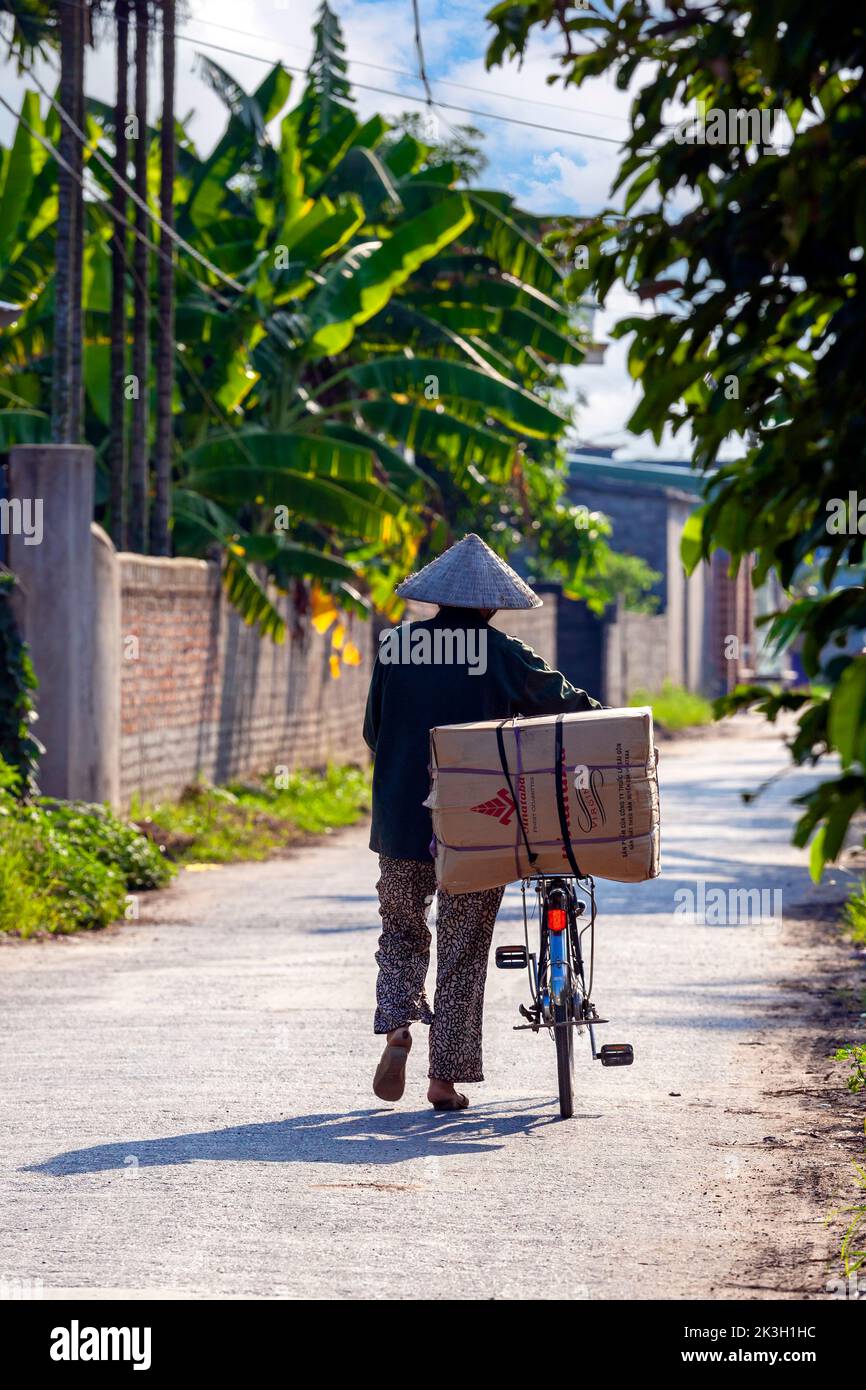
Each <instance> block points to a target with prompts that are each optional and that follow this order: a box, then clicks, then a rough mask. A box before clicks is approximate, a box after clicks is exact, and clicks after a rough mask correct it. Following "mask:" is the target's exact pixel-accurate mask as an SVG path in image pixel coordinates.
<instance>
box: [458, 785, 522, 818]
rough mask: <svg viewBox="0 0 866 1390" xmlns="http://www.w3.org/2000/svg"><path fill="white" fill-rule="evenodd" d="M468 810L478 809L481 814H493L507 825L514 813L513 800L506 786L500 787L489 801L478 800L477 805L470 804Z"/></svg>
mask: <svg viewBox="0 0 866 1390" xmlns="http://www.w3.org/2000/svg"><path fill="white" fill-rule="evenodd" d="M469 809H470V811H479V812H480V813H481V815H482V816H495V817H496V819H497V820H501V821H502V824H503V825H507V824H508V822H509V821H510V820H511V817H512V816H513V815H514V802H513V801H512V799H511V794H510V792H509V790H508V788H507V787H500V788H499V791H498V792H497V793H496V795H495V796H492V797H491V798H490V800H489V801H479V803H478V805H477V806H470V807H469Z"/></svg>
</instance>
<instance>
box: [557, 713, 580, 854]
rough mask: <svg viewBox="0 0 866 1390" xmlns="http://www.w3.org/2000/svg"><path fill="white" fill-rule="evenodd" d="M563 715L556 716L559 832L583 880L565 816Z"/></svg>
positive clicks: (566, 851) (566, 850)
mask: <svg viewBox="0 0 866 1390" xmlns="http://www.w3.org/2000/svg"><path fill="white" fill-rule="evenodd" d="M562 718H563V717H562V715H561V714H558V715H557V716H556V725H555V746H554V757H553V763H554V767H555V768H556V772H555V774H554V778H555V781H556V809H557V811H558V812H559V831H560V834H561V835H562V843H563V847H564V849H565V857H566V859H567V860H568V862H569V864H570V866H571V872H572V873H573V874H574V875H575V877H576V878H583V877H584V875H583V874H582V873H581V871H580V869H579V868H578V867H577V860H576V859H575V857H574V849H573V847H572V843H571V834H570V833H569V829H568V819H567V817H566V814H565V792H564V790H563V786H562V770H563V764H564V749H563V743H562Z"/></svg>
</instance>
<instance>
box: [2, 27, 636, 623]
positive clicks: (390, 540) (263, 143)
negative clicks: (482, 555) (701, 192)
mask: <svg viewBox="0 0 866 1390" xmlns="http://www.w3.org/2000/svg"><path fill="white" fill-rule="evenodd" d="M314 38H315V51H314V55H313V58H312V60H311V64H310V68H309V71H308V75H307V81H306V84H305V87H304V90H303V92H302V94H301V96H300V99H299V100H298V101H296V102H295V104H294V105H290V104H289V103H290V97H291V79H290V77H289V74H288V73H287V72H286V71H285V69H283V68H282V67H281V66H280V65H279V64H277V65H276V66H275V67H274V68H273V69H272V70H271V71H270V72H269V73H267V74H266V76H265V77H264V79H263V80H262V82H261V83H260V84H259V85H258V87H257V88H256V89H255V90H253V91H251V92H247V91H245V90H244V89H243V88H242V87H241V86H240V84H239V83H238V82H237V81H236V80H235V79H234V78H233V77H232V76H231V74H230V73H228V72H226V71H225V69H223V68H222V67H220V65H219V64H217V63H214V62H213V61H212V60H210V59H208V60H203V61H202V64H201V72H202V76H203V78H204V80H206V81H207V82H208V84H209V86H210V87H211V88H212V90H213V91H214V93H215V94H216V95H217V97H218V98H219V99H220V101H221V102H222V103H223V104H224V106H225V108H226V125H225V129H224V130H223V132H222V134H221V135H220V136H219V138H218V139H217V141H216V143H215V145H214V148H213V150H212V151H211V153H210V154H209V155H207V156H203V155H201V154H200V153H199V152H198V151H197V150H196V148H195V146H194V144H193V142H192V140H191V139H190V137H189V135H188V133H187V132H186V130H184V129H183V127H182V126H180V125H179V126H178V176H177V183H176V190H175V204H176V214H177V224H178V230H179V232H180V233H181V234H182V235H183V236H184V237H185V238H187V239H188V240H189V242H190V243H191V244H192V245H194V246H195V247H196V249H198V250H199V251H200V252H201V253H202V254H203V255H205V256H206V257H207V258H208V260H209V261H211V262H212V263H213V264H215V265H217V266H219V267H220V268H221V270H222V271H223V272H224V273H225V274H227V275H230V276H231V277H232V278H233V279H234V280H235V281H236V282H237V284H238V285H240V286H241V287H242V288H241V289H240V290H237V289H232V288H230V287H229V286H227V285H226V284H225V282H224V281H222V280H220V279H219V278H218V277H217V276H215V275H213V274H212V273H211V272H209V271H207V270H205V269H203V268H202V267H201V266H200V265H197V264H195V263H194V262H192V261H191V260H190V259H189V257H188V256H186V255H185V254H183V253H180V254H179V256H178V272H177V287H176V288H177V309H176V340H177V358H176V365H177V386H178V393H177V394H178V400H177V409H176V412H175V431H174V432H175V445H176V450H175V461H174V479H173V482H174V487H173V505H174V518H173V545H174V549H175V551H176V552H177V553H182V554H192V555H208V554H212V553H213V551H214V549H215V548H216V547H219V548H220V549H221V551H222V553H223V555H224V557H225V582H226V587H227V591H228V593H229V595H230V597H231V599H232V601H233V602H234V603H235V604H236V605H237V606H238V608H239V609H240V610H241V612H242V613H243V614H244V616H245V618H246V619H247V621H249V622H253V623H256V624H257V625H258V626H259V628H260V630H261V631H262V632H265V633H267V634H268V635H269V636H271V637H273V638H274V639H275V640H281V639H282V638H283V637H284V636H285V626H284V623H283V620H282V618H281V616H280V613H279V611H278V609H277V607H276V605H275V604H274V602H273V591H272V590H271V589H270V588H269V582H268V581H270V582H271V583H272V584H274V585H275V586H276V588H277V589H278V590H285V589H286V588H287V586H292V587H293V588H294V587H295V586H297V585H298V584H300V583H301V582H302V581H311V582H313V583H315V584H316V585H317V586H319V587H320V588H322V589H325V590H327V591H329V593H330V594H332V595H333V596H334V597H336V599H337V601H338V602H340V603H341V604H343V605H345V606H347V607H351V608H353V609H355V610H357V611H360V612H362V613H363V612H369V610H370V608H371V607H372V606H379V607H383V608H385V609H386V610H387V611H388V612H389V614H390V615H391V616H396V614H397V612H398V611H399V608H400V606H401V605H400V604H399V603H398V602H397V601H396V600H395V599H394V596H393V588H394V585H395V583H396V581H397V580H398V579H399V578H400V577H402V576H403V575H404V574H405V573H406V572H407V570H410V569H412V568H415V567H416V565H417V564H419V563H421V562H422V561H423V560H424V559H425V558H426V556H427V554H429V553H430V552H431V551H432V550H435V549H437V548H441V547H442V546H443V545H444V544H447V543H448V541H449V540H451V539H453V538H454V536H455V533H456V534H459V533H460V532H461V531H463V530H467V529H472V530H481V529H482V526H481V524H480V523H479V520H478V518H479V516H481V517H482V518H484V519H487V520H489V524H490V528H491V529H490V531H489V539H490V540H491V541H492V543H493V544H494V545H495V546H496V547H497V548H498V549H500V550H502V551H503V553H508V551H509V550H511V551H513V549H514V545H513V543H512V542H511V536H512V533H513V532H514V531H518V532H519V533H520V534H521V540H522V543H523V545H524V546H526V548H527V552H528V554H527V558H528V560H529V562H530V563H532V564H533V565H534V566H535V569H536V572H537V573H538V574H539V575H540V576H542V577H549V578H557V579H559V578H561V579H562V580H563V582H564V583H565V584H566V587H567V589H568V590H569V592H573V593H575V594H579V595H580V596H581V597H585V598H587V599H588V600H589V601H593V602H594V603H595V604H596V606H598V607H603V606H604V604H605V603H606V602H608V601H609V598H610V594H611V592H613V591H615V590H616V586H617V584H618V582H619V575H620V571H618V570H617V569H616V568H615V567H609V568H607V569H606V563H605V562H606V557H607V554H608V545H607V540H606V535H607V532H606V530H605V528H604V526H603V524H599V525H598V526H597V527H594V528H592V529H589V530H585V531H581V530H579V529H577V528H575V526H574V525H573V517H572V516H571V515H570V514H569V509H568V507H567V505H566V503H565V500H564V498H565V486H566V479H565V475H564V471H563V464H562V459H561V448H560V446H561V441H562V439H563V437H564V433H565V431H566V429H567V427H568V425H569V423H570V420H569V415H568V413H567V412H564V411H562V410H560V409H558V408H557V400H558V396H559V393H560V392H561V391H562V388H563V386H564V379H563V376H562V373H561V368H562V367H563V366H565V365H571V364H575V363H579V362H580V361H582V360H583V354H584V347H583V342H582V337H581V330H580V329H579V328H578V327H577V324H576V318H575V314H574V310H573V307H572V305H571V303H570V301H569V298H568V294H567V292H566V290H567V286H566V282H565V278H564V272H563V271H562V269H561V267H560V263H559V262H558V261H557V260H555V259H554V258H552V257H551V256H550V255H548V254H547V252H546V251H545V250H544V248H543V246H542V241H543V239H544V233H545V224H544V222H542V221H541V220H540V219H538V218H535V217H533V216H531V215H530V214H528V213H526V212H524V211H523V210H522V209H520V208H519V207H518V206H517V205H516V204H515V203H514V200H513V199H512V198H511V197H509V196H508V195H506V194H504V193H502V192H500V191H499V190H496V189H479V188H475V187H472V188H469V189H465V188H461V187H459V185H460V184H461V182H462V180H463V176H464V173H465V171H466V164H465V160H463V159H461V157H460V156H461V151H460V150H454V149H450V148H448V147H444V146H441V145H436V144H435V143H428V142H426V141H424V140H423V139H421V138H418V137H419V134H420V132H419V131H416V130H414V129H410V128H409V125H408V124H407V122H405V121H403V122H402V124H401V123H399V122H398V126H397V127H396V128H391V127H389V125H388V123H387V122H386V121H385V120H383V119H382V118H381V117H378V116H374V117H372V118H370V119H368V120H364V121H362V120H361V119H360V118H359V117H358V115H357V113H356V111H355V107H354V102H353V98H352V93H351V89H350V85H349V82H348V78H347V68H346V62H345V57H344V50H343V41H342V37H341V34H340V27H339V23H338V21H337V19H336V17H335V16H334V14H333V13H332V11H331V10H330V9H329V8H328V6H327V5H323V6H322V8H321V10H320V12H319V15H318V18H317V21H316V25H315V29H314ZM25 106H26V112H27V120H28V122H29V124H31V125H32V126H33V128H34V129H35V130H37V131H39V132H40V133H44V134H45V135H46V136H48V137H49V138H50V139H52V140H55V141H56V138H57V134H58V131H57V122H56V119H55V117H54V115H53V114H52V115H49V116H46V117H45V118H44V120H43V117H42V114H41V111H40V105H39V102H38V100H37V99H36V97H35V96H34V95H33V94H32V93H30V94H28V95H27V96H26V97H25ZM88 110H89V116H88V120H89V133H90V134H91V136H92V137H93V139H94V140H98V139H99V138H100V137H101V136H104V134H105V133H108V135H109V136H110V133H111V124H112V119H113V118H112V114H111V112H110V111H109V110H108V109H107V108H106V107H104V106H103V105H101V104H100V103H97V102H93V101H91V102H90V103H89V104H88ZM148 137H149V139H150V140H151V141H152V144H153V149H152V154H153V157H154V159H155V158H156V153H157V146H156V142H157V140H158V134H157V132H156V131H149V132H148ZM12 158H13V156H12V155H11V154H10V155H9V158H8V160H7V162H6V163H5V164H0V237H2V236H4V235H6V236H7V238H8V247H7V249H8V261H7V260H6V259H5V258H2V265H0V298H3V299H7V300H11V301H15V302H18V303H21V304H24V305H26V310H25V312H23V313H22V315H21V317H20V318H19V320H18V321H17V322H16V323H15V324H14V325H11V326H10V327H8V328H7V329H5V330H3V331H2V334H0V336H2V341H3V354H2V361H0V398H2V397H4V396H5V400H6V403H7V405H8V409H6V410H0V440H2V439H3V438H4V433H3V431H4V429H5V438H6V439H7V440H8V441H10V442H14V441H15V440H19V441H20V440H22V439H23V438H24V437H25V436H26V437H31V436H32V435H33V434H34V433H35V432H38V431H39V430H40V429H42V428H43V427H44V418H43V417H44V416H45V413H46V411H47V409H48V405H49V401H50V387H51V334H52V315H51V305H50V285H51V273H52V265H53V245H52V242H53V234H54V224H55V220H56V215H57V198H56V169H55V167H54V165H53V162H52V161H51V160H50V158H49V157H48V156H47V155H46V152H45V150H44V149H43V148H42V147H41V146H40V145H39V144H38V142H37V141H35V140H34V139H33V138H32V137H31V136H28V135H27V132H26V131H24V128H23V126H21V127H20V128H19V130H18V132H17V133H16V136H15V144H14V162H15V169H16V171H17V172H16V177H15V178H14V180H12V179H11V169H12ZM89 175H90V177H91V178H92V179H93V180H94V182H95V183H98V184H99V185H101V188H102V193H103V196H105V195H107V194H109V193H110V191H111V187H112V184H111V181H110V178H109V176H108V174H107V173H106V171H105V170H104V169H103V167H102V166H101V165H100V164H99V163H98V161H95V160H91V161H90V163H89ZM4 209H6V214H8V215H6V214H4ZM86 214H87V237H86V244H85V275H84V285H85V301H84V309H85V330H86V336H87V342H86V344H85V356H84V370H85V387H86V399H87V418H86V434H87V438H88V440H89V441H90V442H92V443H93V444H94V445H95V446H96V447H97V451H98V455H99V454H100V453H101V452H102V450H103V446H104V444H105V442H106V439H107V421H108V418H109V411H108V405H109V397H108V392H109V382H108V376H107V364H108V356H107V346H106V345H107V343H108V341H109V336H110V314H109V311H110V293H109V289H110V276H109V270H110V260H109V255H108V241H109V237H110V234H111V230H112V223H111V219H110V218H109V216H108V214H107V213H106V211H105V209H104V208H103V207H102V206H100V205H99V204H98V203H96V202H95V201H91V200H88V201H87V204H86ZM4 228H5V232H4ZM153 274H154V275H155V274H156V259H155V258H153ZM153 302H154V304H155V303H156V296H155V295H154V297H153ZM40 422H41V423H40ZM104 482H105V480H104V479H103V480H102V495H103V496H104V495H105V492H106V489H105V486H104ZM277 508H281V509H282V511H283V513H284V514H285V515H284V516H283V518H282V524H281V525H279V526H278V525H275V510H276V509H277ZM100 515H102V514H100ZM528 518H529V519H531V520H532V522H534V523H535V525H533V526H532V527H529V526H528V520H527V519H528ZM106 520H107V518H106ZM637 582H638V580H637V575H636V574H635V572H634V571H633V570H631V571H629V574H628V575H627V576H625V575H623V583H624V585H628V584H631V585H632V587H634V585H635V584H636V583H637Z"/></svg>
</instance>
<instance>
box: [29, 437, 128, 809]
mask: <svg viewBox="0 0 866 1390" xmlns="http://www.w3.org/2000/svg"><path fill="white" fill-rule="evenodd" d="M93 478H94V466H93V450H92V449H91V448H90V447H89V446H87V445H69V444H28V445H18V446H17V447H15V448H13V449H12V450H10V454H9V502H10V510H9V516H10V518H11V520H12V525H11V526H10V535H9V552H8V553H9V566H10V568H11V569H12V571H13V573H15V574H16V575H17V577H18V580H19V587H18V590H17V593H16V599H15V603H16V613H17V618H18V622H19V625H20V628H21V632H22V636H23V637H24V639H25V641H26V642H27V643H28V645H29V647H30V653H31V656H32V658H33V665H34V667H35V670H36V675H37V677H38V678H39V689H38V691H37V693H36V705H37V709H38V711H39V723H38V725H37V728H36V732H37V733H38V736H39V738H40V739H41V740H42V742H43V743H44V744H45V754H44V756H43V758H42V760H41V762H40V770H39V779H38V780H39V785H40V788H41V790H42V791H43V792H44V793H45V794H46V795H47V796H57V797H68V798H81V799H84V800H87V801H103V800H116V798H117V785H118V774H119V768H118V752H117V750H118V736H117V724H118V720H119V659H118V655H117V646H118V642H119V637H120V633H119V599H117V600H115V597H114V595H115V594H116V592H117V578H116V557H115V556H114V547H113V546H112V544H111V541H110V540H109V539H108V537H107V536H106V535H105V533H104V532H101V531H100V530H99V528H98V527H97V528H95V530H96V533H97V534H96V535H93V534H92V532H91V522H92V517H93ZM16 502H17V503H19V504H20V505H19V506H18V507H16ZM16 519H17V521H18V523H19V524H17V525H16V524H15V523H16ZM112 732H113V737H112Z"/></svg>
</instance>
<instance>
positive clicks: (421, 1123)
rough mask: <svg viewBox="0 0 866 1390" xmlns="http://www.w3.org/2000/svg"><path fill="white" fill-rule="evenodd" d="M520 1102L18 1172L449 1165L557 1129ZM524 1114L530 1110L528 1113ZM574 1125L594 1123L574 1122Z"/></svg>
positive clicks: (127, 1145) (195, 1139)
mask: <svg viewBox="0 0 866 1390" xmlns="http://www.w3.org/2000/svg"><path fill="white" fill-rule="evenodd" d="M540 1104H541V1102H539V1101H534V1100H531V1101H527V1102H526V1108H524V1109H523V1110H519V1111H518V1112H517V1113H515V1110H514V1107H513V1106H509V1108H508V1110H507V1111H504V1110H503V1107H502V1106H501V1105H497V1104H495V1103H490V1104H488V1105H479V1106H478V1107H477V1108H475V1107H473V1110H472V1112H471V1113H470V1114H467V1113H466V1112H463V1113H462V1114H459V1115H449V1114H438V1113H436V1112H435V1111H432V1110H426V1109H425V1110H413V1111H403V1112H400V1111H395V1110H359V1111H356V1112H355V1113H354V1114H352V1115H348V1116H347V1115H341V1114H327V1113H325V1114H316V1115H298V1116H295V1117H293V1118H291V1119H286V1120H275V1121H271V1122H269V1123H267V1124H255V1125H236V1126H234V1127H232V1128H231V1129H216V1130H210V1131H205V1132H203V1133H200V1134H177V1135H170V1136H168V1137H166V1138H161V1139H145V1140H140V1139H139V1140H135V1139H129V1140H124V1141H121V1142H120V1143H116V1144H95V1145H93V1147H91V1148H87V1149H69V1150H67V1151H66V1152H65V1153H61V1154H57V1155H56V1156H55V1157H54V1158H49V1159H47V1160H46V1161H45V1162H44V1163H34V1164H30V1165H28V1166H27V1167H25V1168H23V1169H22V1170H21V1171H23V1172H25V1173H43V1174H50V1175H51V1176H53V1177H67V1176H70V1175H72V1174H76V1173H102V1172H106V1171H108V1170H110V1169H121V1170H123V1169H125V1170H126V1171H127V1172H131V1171H134V1170H135V1169H136V1168H160V1167H172V1166H174V1165H175V1164H181V1163H196V1162H211V1163H213V1162H230V1163H339V1164H393V1163H403V1162H405V1161H406V1160H408V1159H418V1158H431V1157H437V1156H438V1157H442V1158H445V1157H447V1158H454V1157H456V1156H457V1155H459V1154H477V1153H485V1152H491V1151H494V1150H496V1149H501V1148H502V1147H503V1146H504V1142H505V1141H507V1140H508V1139H509V1138H511V1137H512V1136H515V1135H528V1134H530V1133H531V1132H532V1131H533V1130H535V1129H538V1128H540V1127H542V1126H546V1125H550V1124H557V1123H559V1118H558V1116H557V1115H556V1114H554V1113H551V1110H550V1108H547V1109H546V1110H545V1111H541V1110H539V1109H537V1108H535V1107H537V1106H539V1105H540ZM530 1107H532V1108H530ZM575 1118H577V1119H584V1120H590V1119H600V1118H601V1116H600V1115H590V1114H586V1115H579V1116H576V1117H575Z"/></svg>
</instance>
